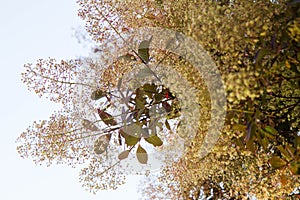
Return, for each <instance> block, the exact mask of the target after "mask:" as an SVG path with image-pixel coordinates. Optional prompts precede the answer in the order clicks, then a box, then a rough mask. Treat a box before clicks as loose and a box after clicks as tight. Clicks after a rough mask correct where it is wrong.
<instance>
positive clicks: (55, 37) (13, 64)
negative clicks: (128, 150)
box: [0, 0, 139, 200]
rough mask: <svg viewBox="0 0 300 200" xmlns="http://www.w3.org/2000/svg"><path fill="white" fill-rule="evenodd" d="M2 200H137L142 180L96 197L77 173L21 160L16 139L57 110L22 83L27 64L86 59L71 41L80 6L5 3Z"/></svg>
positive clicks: (29, 0) (0, 13)
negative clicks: (22, 75) (52, 58)
mask: <svg viewBox="0 0 300 200" xmlns="http://www.w3.org/2000/svg"><path fill="white" fill-rule="evenodd" d="M0 2H1V6H0V24H1V31H0V58H1V59H0V67H1V72H2V73H1V74H0V83H1V84H0V87H1V88H0V89H1V90H0V92H1V98H0V105H1V115H0V117H1V122H0V125H1V132H0V134H1V137H0V158H1V165H0V199H3V200H15V199H24V200H29V199H30V200H40V199H43V200H48V199H49V200H50V199H51V200H53V199H55V200H66V199H72V200H83V199H84V200H89V199H97V200H99V199H112V200H113V199H121V198H125V199H128V198H129V197H130V199H131V200H134V199H137V197H138V194H137V192H136V190H137V186H138V183H139V182H138V177H133V176H132V177H129V179H128V180H127V184H126V185H125V186H122V187H120V189H118V190H117V191H103V192H99V193H98V194H97V195H92V194H90V193H88V192H87V191H85V190H84V188H82V187H81V185H80V183H79V181H78V170H79V169H72V168H70V167H68V166H63V165H60V166H55V165H53V166H51V167H48V168H47V167H40V166H35V164H34V163H33V162H32V161H31V160H30V159H21V158H20V157H19V155H18V154H17V152H16V144H15V139H16V138H17V137H18V135H19V134H20V133H21V132H22V131H24V130H25V129H26V128H27V126H29V125H30V124H31V123H32V122H33V121H34V120H39V119H48V117H49V116H50V115H51V113H52V112H53V111H54V110H55V109H58V106H57V105H55V104H54V103H51V102H49V101H48V100H45V99H39V98H38V97H37V95H35V94H34V93H31V92H28V90H27V88H26V86H25V85H24V84H22V83H21V81H20V77H21V76H20V73H21V72H22V71H23V64H25V63H27V62H34V61H35V60H37V59H38V58H47V57H54V58H57V59H58V60H59V59H68V58H74V57H76V56H82V55H87V50H85V49H83V47H82V46H81V45H80V44H78V43H77V40H76V38H74V37H72V35H73V32H74V31H73V30H72V28H76V27H78V26H79V25H80V24H82V22H81V20H80V19H79V17H77V9H78V7H77V5H76V3H75V0H73V1H70V0H69V1H66V0H62V1H61V0H47V1H45V0H26V1H25V0H0Z"/></svg>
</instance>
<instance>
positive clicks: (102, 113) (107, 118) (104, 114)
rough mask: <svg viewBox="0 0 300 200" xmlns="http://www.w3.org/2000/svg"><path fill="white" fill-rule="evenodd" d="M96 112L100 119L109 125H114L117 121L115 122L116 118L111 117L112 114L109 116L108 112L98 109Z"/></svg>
mask: <svg viewBox="0 0 300 200" xmlns="http://www.w3.org/2000/svg"><path fill="white" fill-rule="evenodd" d="M98 114H99V116H100V118H101V120H102V121H103V122H104V123H105V124H106V125H111V126H115V125H117V124H118V123H117V122H116V120H115V119H114V118H113V116H111V115H110V114H108V113H107V112H105V111H103V110H100V109H98Z"/></svg>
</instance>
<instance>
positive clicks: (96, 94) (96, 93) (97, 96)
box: [91, 89, 106, 100]
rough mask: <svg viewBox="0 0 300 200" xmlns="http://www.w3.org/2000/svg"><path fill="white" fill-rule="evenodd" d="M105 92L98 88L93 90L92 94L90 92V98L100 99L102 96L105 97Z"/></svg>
mask: <svg viewBox="0 0 300 200" xmlns="http://www.w3.org/2000/svg"><path fill="white" fill-rule="evenodd" d="M105 94H106V93H105V92H103V91H102V90H100V89H98V90H96V91H94V92H93V93H92V94H91V99H92V100H98V99H101V98H102V97H105Z"/></svg>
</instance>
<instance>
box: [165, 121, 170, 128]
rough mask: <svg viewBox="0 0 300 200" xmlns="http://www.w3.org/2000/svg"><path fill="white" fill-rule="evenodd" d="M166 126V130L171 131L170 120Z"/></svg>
mask: <svg viewBox="0 0 300 200" xmlns="http://www.w3.org/2000/svg"><path fill="white" fill-rule="evenodd" d="M165 125H166V128H167V129H168V130H171V127H170V124H169V122H168V120H166V121H165Z"/></svg>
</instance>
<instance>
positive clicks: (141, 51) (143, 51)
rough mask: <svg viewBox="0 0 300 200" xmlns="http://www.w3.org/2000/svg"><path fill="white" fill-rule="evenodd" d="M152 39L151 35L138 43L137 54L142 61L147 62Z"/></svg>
mask: <svg viewBox="0 0 300 200" xmlns="http://www.w3.org/2000/svg"><path fill="white" fill-rule="evenodd" d="M151 40H152V36H151V38H150V39H149V40H144V41H142V42H141V43H140V44H139V47H138V55H139V57H140V58H141V59H142V60H143V62H144V63H148V62H149V57H150V55H149V47H150V43H151Z"/></svg>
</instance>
